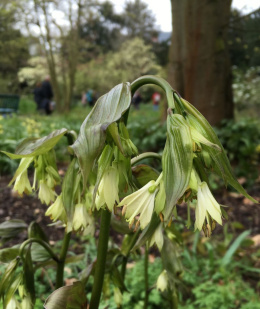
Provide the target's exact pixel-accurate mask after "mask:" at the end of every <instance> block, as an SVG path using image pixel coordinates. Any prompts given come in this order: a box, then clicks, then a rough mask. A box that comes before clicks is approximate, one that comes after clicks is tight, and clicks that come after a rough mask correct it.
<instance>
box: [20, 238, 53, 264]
mask: <svg viewBox="0 0 260 309" xmlns="http://www.w3.org/2000/svg"><path fill="white" fill-rule="evenodd" d="M33 242H36V243H38V244H39V245H41V246H42V247H43V248H44V249H45V250H46V251H47V252H48V253H49V254H50V256H51V257H52V259H53V260H54V261H55V262H57V263H59V258H58V257H57V255H56V254H55V253H54V252H53V251H52V248H51V247H50V245H49V244H47V243H46V242H45V241H44V240H41V239H38V238H29V239H27V240H26V241H25V242H23V243H22V245H21V247H20V250H19V256H21V257H22V256H23V251H24V249H25V247H26V246H27V245H28V244H31V243H33Z"/></svg>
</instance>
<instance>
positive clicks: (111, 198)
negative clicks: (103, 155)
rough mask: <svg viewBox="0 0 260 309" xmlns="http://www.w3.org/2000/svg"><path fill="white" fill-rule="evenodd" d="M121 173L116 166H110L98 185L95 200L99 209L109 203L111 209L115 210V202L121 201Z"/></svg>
mask: <svg viewBox="0 0 260 309" xmlns="http://www.w3.org/2000/svg"><path fill="white" fill-rule="evenodd" d="M118 184H119V174H118V170H117V169H116V168H115V167H114V166H110V167H109V168H108V169H107V170H106V171H105V172H104V175H103V177H102V179H101V181H100V184H99V186H98V192H97V196H96V200H95V204H96V207H97V209H98V210H99V209H100V208H101V207H102V206H103V205H105V204H106V205H107V207H108V209H109V210H110V211H112V210H113V207H114V205H115V203H116V202H117V203H118V202H119V196H118Z"/></svg>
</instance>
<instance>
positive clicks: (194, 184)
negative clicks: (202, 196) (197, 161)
mask: <svg viewBox="0 0 260 309" xmlns="http://www.w3.org/2000/svg"><path fill="white" fill-rule="evenodd" d="M197 177H198V176H197V173H196V171H195V170H194V168H193V169H192V170H191V173H190V181H189V188H190V189H191V190H192V192H194V193H196V192H197V191H198V178H197Z"/></svg>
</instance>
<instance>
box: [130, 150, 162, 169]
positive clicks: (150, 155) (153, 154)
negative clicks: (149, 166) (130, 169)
mask: <svg viewBox="0 0 260 309" xmlns="http://www.w3.org/2000/svg"><path fill="white" fill-rule="evenodd" d="M147 158H156V159H158V160H161V159H162V156H161V155H159V154H158V153H156V152H145V153H142V154H140V155H139V156H136V157H134V158H133V159H132V160H131V165H132V166H133V165H135V164H136V163H138V162H139V161H142V160H144V159H147Z"/></svg>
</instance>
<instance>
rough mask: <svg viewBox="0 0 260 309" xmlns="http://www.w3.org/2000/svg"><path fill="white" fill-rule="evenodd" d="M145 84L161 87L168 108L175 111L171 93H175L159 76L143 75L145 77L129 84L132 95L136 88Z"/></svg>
mask: <svg viewBox="0 0 260 309" xmlns="http://www.w3.org/2000/svg"><path fill="white" fill-rule="evenodd" d="M147 84H154V85H157V86H159V87H161V88H162V89H163V90H164V91H165V94H166V98H167V102H168V106H169V107H170V108H171V109H175V105H174V99H173V93H175V92H176V91H175V90H174V89H172V87H171V85H170V84H169V83H168V82H167V81H166V80H164V79H163V78H161V77H159V76H153V75H145V76H142V77H139V78H138V79H136V80H135V81H134V82H132V84H131V92H132V94H134V93H135V91H136V90H137V89H138V88H140V87H141V86H143V85H147Z"/></svg>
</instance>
